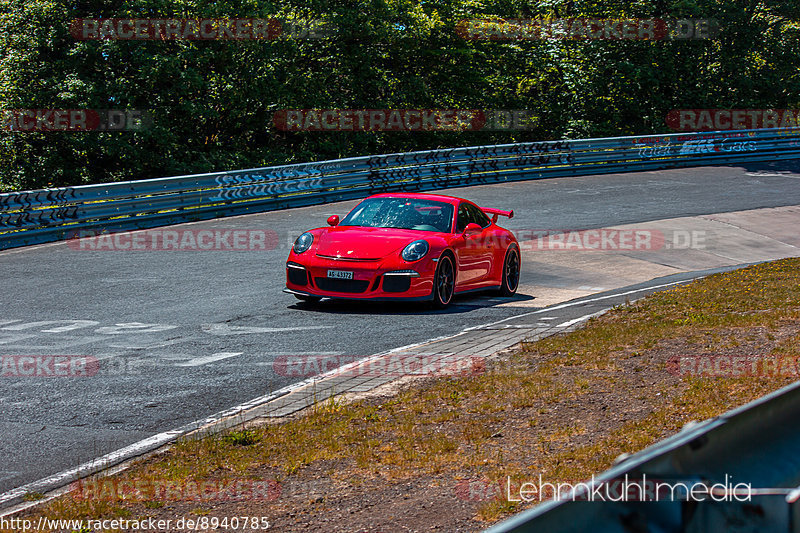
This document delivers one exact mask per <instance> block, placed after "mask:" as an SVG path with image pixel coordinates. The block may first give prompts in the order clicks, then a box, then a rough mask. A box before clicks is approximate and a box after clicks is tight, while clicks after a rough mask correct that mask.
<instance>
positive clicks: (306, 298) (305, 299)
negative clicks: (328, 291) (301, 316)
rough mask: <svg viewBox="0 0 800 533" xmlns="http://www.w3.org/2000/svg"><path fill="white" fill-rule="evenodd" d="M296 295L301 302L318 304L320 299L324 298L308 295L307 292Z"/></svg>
mask: <svg viewBox="0 0 800 533" xmlns="http://www.w3.org/2000/svg"><path fill="white" fill-rule="evenodd" d="M294 297H295V298H297V299H298V300H300V301H301V302H306V303H309V304H317V303H319V301H320V300H322V298H320V297H319V296H306V295H305V294H295V295H294Z"/></svg>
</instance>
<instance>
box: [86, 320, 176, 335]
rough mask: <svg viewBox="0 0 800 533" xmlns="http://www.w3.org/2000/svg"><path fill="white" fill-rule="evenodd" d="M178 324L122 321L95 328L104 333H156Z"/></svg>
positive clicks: (97, 331) (173, 327)
mask: <svg viewBox="0 0 800 533" xmlns="http://www.w3.org/2000/svg"><path fill="white" fill-rule="evenodd" d="M177 327H178V326H170V325H169V324H142V323H141V322H124V323H121V324H115V325H113V326H104V327H102V328H97V330H95V332H96V333H102V334H104V335H123V334H125V333H158V332H160V331H167V330H170V329H175V328H177Z"/></svg>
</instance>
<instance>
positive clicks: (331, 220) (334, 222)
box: [328, 215, 339, 226]
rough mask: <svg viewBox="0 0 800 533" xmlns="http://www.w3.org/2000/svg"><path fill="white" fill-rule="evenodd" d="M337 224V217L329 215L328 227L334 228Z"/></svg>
mask: <svg viewBox="0 0 800 533" xmlns="http://www.w3.org/2000/svg"><path fill="white" fill-rule="evenodd" d="M338 224H339V215H331V216H329V217H328V225H329V226H336V225H338Z"/></svg>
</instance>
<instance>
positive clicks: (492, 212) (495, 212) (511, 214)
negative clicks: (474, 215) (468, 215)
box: [481, 207, 514, 222]
mask: <svg viewBox="0 0 800 533" xmlns="http://www.w3.org/2000/svg"><path fill="white" fill-rule="evenodd" d="M481 211H483V212H484V213H486V214H487V215H492V222H497V216H498V215H501V216H504V217H508V218H514V210H513V209H512V210H511V211H501V210H500V209H490V208H488V207H481Z"/></svg>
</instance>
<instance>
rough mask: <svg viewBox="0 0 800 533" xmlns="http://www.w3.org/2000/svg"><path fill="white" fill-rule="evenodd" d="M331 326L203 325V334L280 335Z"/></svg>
mask: <svg viewBox="0 0 800 533" xmlns="http://www.w3.org/2000/svg"><path fill="white" fill-rule="evenodd" d="M332 327H333V326H294V327H287V328H261V327H254V326H229V325H228V324H203V325H202V326H201V328H202V330H203V332H204V333H210V334H211V335H245V334H247V333H281V332H284V331H306V330H312V329H330V328H332Z"/></svg>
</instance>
